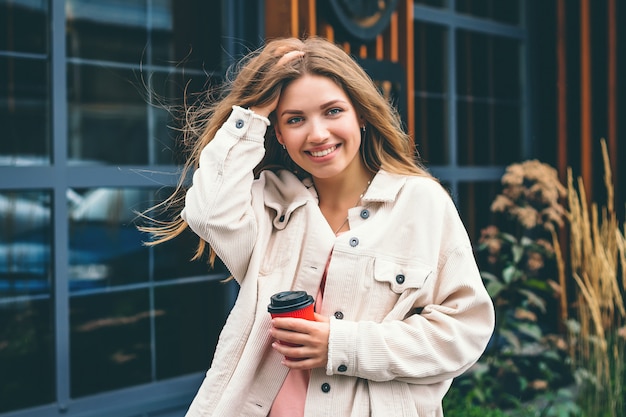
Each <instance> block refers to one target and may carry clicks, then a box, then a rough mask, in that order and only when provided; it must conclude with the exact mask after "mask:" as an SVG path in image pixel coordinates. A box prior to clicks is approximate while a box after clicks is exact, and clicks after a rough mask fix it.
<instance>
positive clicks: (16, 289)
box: [0, 191, 52, 296]
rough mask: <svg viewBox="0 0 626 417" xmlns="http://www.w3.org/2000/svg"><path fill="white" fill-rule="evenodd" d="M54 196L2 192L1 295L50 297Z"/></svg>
mask: <svg viewBox="0 0 626 417" xmlns="http://www.w3.org/2000/svg"><path fill="white" fill-rule="evenodd" d="M51 239H52V227H51V224H50V194H49V193H47V192H44V191H4V192H0V279H1V281H0V295H2V296H17V295H25V294H48V295H49V293H50V279H51V273H52V272H51V264H52V262H51V259H50V256H51V255H50V254H51V251H50V244H51Z"/></svg>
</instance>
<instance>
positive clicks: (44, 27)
mask: <svg viewBox="0 0 626 417" xmlns="http://www.w3.org/2000/svg"><path fill="white" fill-rule="evenodd" d="M0 28H2V30H0V50H1V51H11V52H26V53H36V54H45V53H47V52H48V32H49V30H48V0H28V1H25V0H21V1H20V0H0ZM3 79H4V78H0V80H3Z"/></svg>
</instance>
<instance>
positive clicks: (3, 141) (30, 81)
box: [0, 56, 50, 165]
mask: <svg viewBox="0 0 626 417" xmlns="http://www.w3.org/2000/svg"><path fill="white" fill-rule="evenodd" d="M48 89H49V82H48V64H47V62H46V61H45V60H43V59H42V60H39V59H20V58H12V57H2V56H0V126H1V129H2V131H1V132H0V165H33V164H37V165H39V164H48V163H49V157H50V140H49V132H50V103H49V97H48V94H49V92H48Z"/></svg>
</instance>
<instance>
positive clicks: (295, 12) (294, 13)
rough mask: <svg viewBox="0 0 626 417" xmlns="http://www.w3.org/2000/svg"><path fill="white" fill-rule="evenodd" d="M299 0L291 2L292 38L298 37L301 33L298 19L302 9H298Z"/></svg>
mask: <svg viewBox="0 0 626 417" xmlns="http://www.w3.org/2000/svg"><path fill="white" fill-rule="evenodd" d="M298 6H299V5H298V0H291V16H290V23H291V36H294V37H296V38H297V37H298V35H299V32H300V27H299V26H300V20H299V19H298V16H299V14H300V13H299V11H300V8H299V7H298Z"/></svg>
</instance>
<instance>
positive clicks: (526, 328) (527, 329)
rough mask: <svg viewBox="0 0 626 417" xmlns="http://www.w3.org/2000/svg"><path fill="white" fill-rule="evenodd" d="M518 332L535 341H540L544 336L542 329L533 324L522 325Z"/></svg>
mask: <svg viewBox="0 0 626 417" xmlns="http://www.w3.org/2000/svg"><path fill="white" fill-rule="evenodd" d="M518 330H519V331H520V332H521V333H523V334H525V335H527V336H530V337H532V338H533V339H535V340H540V339H541V337H542V336H543V332H542V331H541V328H540V327H539V326H537V325H536V324H532V323H520V324H519V326H518Z"/></svg>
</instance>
